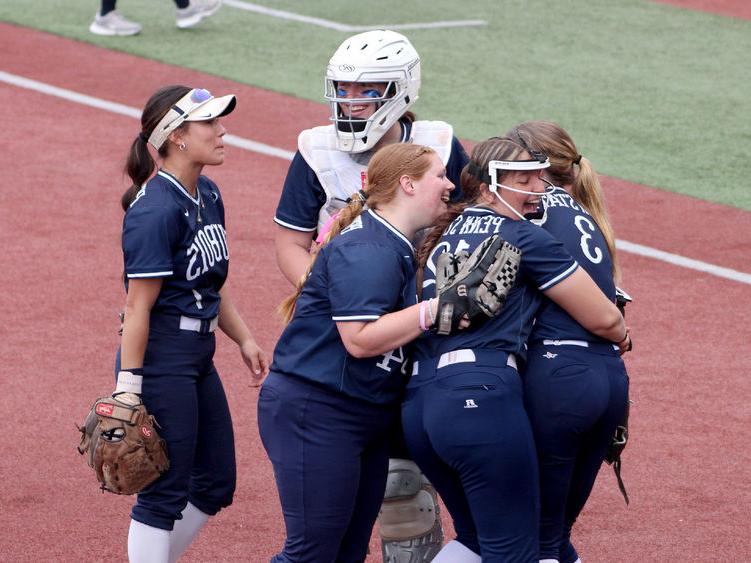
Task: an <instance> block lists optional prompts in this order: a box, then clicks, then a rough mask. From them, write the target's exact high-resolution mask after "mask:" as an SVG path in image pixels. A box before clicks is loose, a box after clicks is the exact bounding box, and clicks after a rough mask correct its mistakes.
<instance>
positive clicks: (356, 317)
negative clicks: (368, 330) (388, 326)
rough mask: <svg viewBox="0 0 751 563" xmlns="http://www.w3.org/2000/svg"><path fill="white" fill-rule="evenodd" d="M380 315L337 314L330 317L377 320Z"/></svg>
mask: <svg viewBox="0 0 751 563" xmlns="http://www.w3.org/2000/svg"><path fill="white" fill-rule="evenodd" d="M380 318H381V315H346V316H345V315H337V316H335V317H331V320H332V321H377V320H378V319H380Z"/></svg>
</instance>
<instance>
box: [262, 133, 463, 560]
mask: <svg viewBox="0 0 751 563" xmlns="http://www.w3.org/2000/svg"><path fill="white" fill-rule="evenodd" d="M452 189H453V184H452V183H451V181H450V180H448V178H447V177H446V171H445V167H444V164H443V162H442V160H441V159H440V158H439V156H438V155H437V154H436V152H435V151H433V150H432V149H430V148H428V147H423V146H420V145H412V144H392V145H389V146H388V147H385V148H383V149H381V150H380V151H379V152H378V153H377V154H376V155H375V156H374V157H373V159H372V160H371V162H370V165H369V166H368V183H367V187H366V189H365V191H364V192H362V193H360V194H358V195H357V196H356V197H354V198H353V199H352V201H351V202H350V203H349V204H348V206H347V207H346V208H345V209H344V211H342V213H341V214H340V215H339V217H338V218H337V219H336V220H335V221H334V223H333V228H332V230H331V231H330V233H329V237H333V238H330V240H331V242H329V243H328V244H325V245H324V246H322V247H321V249H320V251H319V253H318V255H317V257H316V259H315V261H314V262H313V264H312V266H311V268H310V272H309V275H308V276H306V281H305V283H304V284H302V285H301V286H300V289H299V293H298V294H296V295H295V296H293V297H292V298H291V299H290V300H288V301H287V302H286V303H285V306H286V311H287V312H290V310H291V308H292V307H294V315H293V316H292V318H291V321H290V322H289V324H288V325H287V327H286V329H285V330H284V332H283V333H282V335H281V337H280V339H279V341H278V343H277V346H276V349H275V350H274V361H273V364H272V366H271V374H270V375H269V377H268V378H267V379H266V381H265V382H264V384H263V387H262V388H261V393H260V397H259V403H258V425H259V430H260V433H261V439H262V440H263V444H264V447H265V448H266V451H267V453H268V455H269V458H270V459H271V462H272V464H273V466H274V475H275V477H276V483H277V487H278V489H279V497H280V500H281V504H282V512H283V514H284V522H285V525H286V529H287V539H286V542H285V544H284V548H283V550H282V552H281V553H280V554H278V555H276V556H275V557H273V558H272V561H274V562H285V563H290V562H306V563H311V562H312V563H330V562H331V561H342V562H356V561H364V560H365V556H366V554H367V550H368V543H369V540H370V534H371V531H372V528H373V524H374V522H375V519H376V516H377V514H378V509H379V507H380V505H381V501H382V499H383V491H384V488H385V486H386V476H387V470H388V452H389V445H390V442H391V440H392V439H393V438H394V436H393V433H391V432H388V430H389V429H390V428H391V427H392V425H393V423H394V421H395V419H396V418H397V416H398V412H399V404H400V401H401V395H402V392H403V388H404V375H403V373H402V366H403V364H404V362H405V358H406V350H405V345H406V344H408V343H409V342H410V341H411V340H413V339H414V338H416V337H417V336H418V335H419V334H420V333H421V331H423V330H425V329H426V327H427V326H430V324H431V320H430V318H428V317H426V314H425V313H426V305H422V306H420V305H417V296H416V291H415V265H416V262H415V255H414V248H413V246H412V244H411V242H410V239H411V238H412V237H413V236H414V235H415V233H416V232H417V231H418V230H420V229H423V228H425V227H427V226H429V225H432V224H433V222H435V221H436V220H437V219H438V217H439V216H441V215H442V214H443V213H445V212H446V204H447V202H448V201H449V197H450V193H451V190H452ZM365 199H367V210H365V211H363V203H364V200H365Z"/></svg>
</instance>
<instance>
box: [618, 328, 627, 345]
mask: <svg viewBox="0 0 751 563" xmlns="http://www.w3.org/2000/svg"><path fill="white" fill-rule="evenodd" d="M628 336H629V334H628V329H626V335H625V336H624V337H623V338H621V339H620V340H619V341H618V342H616V344H618V346H620V345H621V343H622V342H625V341H626V339H627V338H628Z"/></svg>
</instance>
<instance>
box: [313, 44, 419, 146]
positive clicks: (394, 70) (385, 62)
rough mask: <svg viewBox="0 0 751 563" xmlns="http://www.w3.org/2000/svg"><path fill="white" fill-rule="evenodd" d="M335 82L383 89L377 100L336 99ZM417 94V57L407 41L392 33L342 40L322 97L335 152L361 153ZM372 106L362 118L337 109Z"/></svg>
mask: <svg viewBox="0 0 751 563" xmlns="http://www.w3.org/2000/svg"><path fill="white" fill-rule="evenodd" d="M338 82H366V83H374V82H375V83H383V84H385V89H384V94H383V95H382V96H381V97H378V98H359V99H353V98H340V97H338V96H337V83H338ZM419 89H420V56H419V55H418V54H417V51H415V48H414V47H413V46H412V44H411V43H410V42H409V40H408V39H407V38H406V37H404V36H403V35H401V34H400V33H396V32H394V31H388V30H385V29H379V30H375V31H366V32H365V33H359V34H357V35H354V36H352V37H350V38H349V39H347V40H345V41H344V43H342V44H341V45H340V46H339V48H338V49H337V50H336V52H335V53H334V55H333V56H332V57H331V60H330V61H329V65H328V67H327V69H326V79H325V90H324V97H325V98H326V100H327V101H328V102H329V105H330V107H331V121H333V122H334V125H335V129H336V134H337V148H338V149H339V150H341V151H346V152H364V151H367V150H370V149H371V148H373V146H374V145H375V144H376V143H377V142H378V141H379V140H380V139H381V137H383V135H384V134H385V133H386V131H388V130H389V129H390V128H391V126H392V125H394V123H396V122H397V121H398V120H399V118H400V117H401V116H402V115H404V113H405V112H406V111H407V110H408V109H409V107H410V106H411V105H412V104H414V103H415V102H416V101H417V93H418V90H419ZM354 103H356V104H365V103H368V104H376V110H375V112H374V113H373V115H372V116H370V117H369V118H368V119H358V118H352V117H349V116H348V115H346V114H345V113H344V112H342V109H341V108H342V104H354Z"/></svg>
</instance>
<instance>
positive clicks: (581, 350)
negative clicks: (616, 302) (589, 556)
mask: <svg viewBox="0 0 751 563" xmlns="http://www.w3.org/2000/svg"><path fill="white" fill-rule="evenodd" d="M544 342H545V343H542V342H540V343H535V344H533V345H532V346H530V348H529V353H528V356H527V366H526V369H525V372H524V398H525V403H526V407H527V412H528V413H529V417H530V421H531V423H532V430H533V432H534V436H535V443H536V445H537V455H538V459H539V464H540V499H541V514H540V558H541V559H558V560H559V561H560V562H561V563H573V562H574V561H576V559H577V558H578V557H579V556H578V554H577V552H576V550H575V549H574V546H573V544H572V543H571V528H572V526H573V525H574V522H575V521H576V518H577V517H578V516H579V513H580V512H581V510H582V508H584V505H585V503H586V502H587V499H588V498H589V494H590V493H591V491H592V487H593V486H594V483H595V479H596V478H597V473H598V471H599V470H600V466H601V465H602V461H603V458H604V457H605V452H606V450H607V448H608V445H609V444H610V441H611V439H612V437H613V433H614V432H615V428H616V426H617V425H618V424H620V423H621V421H622V420H623V416H624V414H625V409H626V404H627V401H628V384H629V381H628V375H627V374H626V368H625V366H624V364H623V360H621V358H620V356H619V354H618V351H617V350H614V349H613V346H612V345H610V344H601V343H588V346H587V347H585V346H584V345H583V342H579V343H578V344H579V345H577V344H560V342H565V341H544ZM554 342H559V344H558V345H555V344H554ZM572 342H578V341H572Z"/></svg>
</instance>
